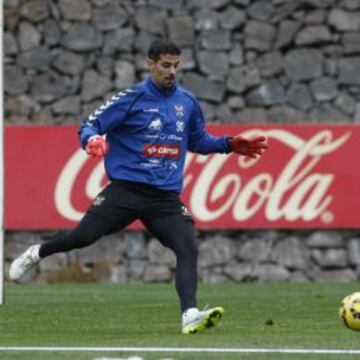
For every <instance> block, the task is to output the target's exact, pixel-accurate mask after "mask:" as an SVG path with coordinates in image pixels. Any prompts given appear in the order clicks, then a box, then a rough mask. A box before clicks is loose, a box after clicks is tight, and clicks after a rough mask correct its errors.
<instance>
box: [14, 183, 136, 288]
mask: <svg viewBox="0 0 360 360" xmlns="http://www.w3.org/2000/svg"><path fill="white" fill-rule="evenodd" d="M118 192H119V191H118V189H116V188H114V187H111V186H108V187H107V188H106V189H105V190H104V191H103V192H102V193H101V194H100V195H99V196H98V199H99V198H100V199H103V200H102V201H101V203H99V202H96V201H95V202H94V204H93V205H92V206H91V207H90V208H89V210H88V211H87V212H86V214H85V215H84V217H83V218H82V220H81V221H80V223H79V224H78V225H77V226H76V227H75V228H74V229H73V230H70V231H60V232H58V233H57V234H55V235H54V236H53V237H52V238H51V239H50V240H49V241H47V242H45V243H43V244H41V245H33V246H31V247H30V248H28V249H27V250H26V251H25V252H24V253H23V254H21V255H20V256H19V257H18V258H17V259H15V260H14V261H13V263H12V264H11V266H10V270H9V277H10V279H11V280H14V281H17V280H20V278H21V277H22V276H23V275H24V274H25V273H26V272H27V271H28V270H30V269H31V268H32V267H34V266H35V265H36V264H37V263H38V262H39V261H40V260H41V259H43V258H45V257H47V256H49V255H51V254H54V253H58V252H67V251H71V250H74V249H79V248H82V247H85V246H89V245H91V244H93V243H94V242H95V241H97V240H98V239H99V238H100V237H101V236H103V235H107V234H110V233H112V232H115V231H119V230H121V229H122V228H124V227H125V226H127V225H128V224H130V223H131V222H132V221H134V220H135V218H136V214H135V212H134V211H133V210H129V209H127V208H125V207H119V206H116V201H117V197H118V194H117V193H118Z"/></svg>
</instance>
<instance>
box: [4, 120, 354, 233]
mask: <svg viewBox="0 0 360 360" xmlns="http://www.w3.org/2000/svg"><path fill="white" fill-rule="evenodd" d="M77 130H78V128H77V127H76V126H28V127H27V126H7V127H6V128H5V227H6V229H18V230H20V229H60V228H72V227H73V226H75V225H76V223H77V222H78V221H79V220H80V219H81V217H82V216H83V214H84V212H85V211H86V209H87V208H88V206H89V205H90V203H91V201H92V200H93V199H94V198H95V197H96V195H97V194H98V193H99V191H100V190H101V189H102V188H103V187H104V186H105V184H106V182H107V179H106V175H105V171H104V168H103V162H102V161H101V160H96V159H93V158H90V157H89V156H87V155H86V154H85V152H84V151H83V150H82V149H80V148H79V142H78V138H77ZM208 131H209V132H210V133H212V134H214V135H223V134H227V135H236V134H243V135H244V136H253V135H254V134H259V133H261V134H264V135H265V136H266V137H267V138H268V144H269V149H268V150H267V151H266V152H265V154H264V155H263V156H262V157H261V158H259V159H249V158H246V157H243V156H238V155H236V154H229V155H221V154H211V155H207V156H205V155H200V154H194V153H190V152H189V153H188V155H187V161H186V166H185V172H184V191H183V194H182V199H183V201H184V203H185V204H186V205H187V207H188V209H189V210H190V211H191V213H192V214H193V217H194V219H195V220H196V224H197V227H198V228H200V229H245V228H247V229H258V228H268V229H271V228H357V227H359V226H360V191H359V189H360V170H359V161H358V158H359V155H358V154H359V144H360V126H356V125H334V124H333V125H329V124H324V125H320V124H319V125H282V124H281V125H279V124H271V125H209V126H208ZM139 226H141V224H140V223H138V222H136V223H134V224H132V225H131V226H130V227H131V228H133V229H134V228H139Z"/></svg>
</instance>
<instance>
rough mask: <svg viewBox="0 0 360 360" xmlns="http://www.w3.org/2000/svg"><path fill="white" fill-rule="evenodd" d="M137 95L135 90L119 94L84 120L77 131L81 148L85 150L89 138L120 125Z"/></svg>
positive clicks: (105, 132) (138, 93)
mask: <svg viewBox="0 0 360 360" xmlns="http://www.w3.org/2000/svg"><path fill="white" fill-rule="evenodd" d="M139 95H140V92H139V91H137V90H124V91H122V92H119V93H118V94H116V95H114V96H112V97H111V99H110V100H108V101H107V102H106V103H105V104H103V105H101V106H100V107H99V108H97V109H96V110H95V111H94V112H93V113H92V114H91V115H90V116H89V117H88V118H86V119H84V120H83V121H82V122H81V126H80V129H79V131H78V135H79V139H80V143H81V147H82V148H83V149H85V148H86V146H87V144H88V141H89V139H90V138H92V139H94V138H96V137H100V136H101V135H104V134H107V133H108V132H109V131H111V130H112V129H113V128H115V127H117V126H118V125H120V124H121V122H122V121H123V120H124V119H125V117H126V115H127V114H128V112H129V110H130V109H131V107H132V105H133V104H134V102H135V101H136V99H137V97H138V96H139Z"/></svg>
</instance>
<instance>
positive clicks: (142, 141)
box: [79, 76, 231, 193]
mask: <svg viewBox="0 0 360 360" xmlns="http://www.w3.org/2000/svg"><path fill="white" fill-rule="evenodd" d="M104 134H106V139H107V142H108V143H109V148H110V150H109V152H108V154H107V155H106V156H105V169H106V172H107V175H108V177H109V179H110V180H128V181H135V182H141V183H146V184H149V185H152V186H155V187H157V188H160V189H164V190H170V191H175V192H178V193H179V192H181V190H182V186H183V170H184V164H185V156H186V151H187V150H190V151H192V152H196V153H201V154H208V153H229V152H230V151H231V150H230V149H229V145H228V141H227V140H228V137H226V136H222V137H215V136H212V135H210V134H209V133H207V132H206V130H205V121H204V117H203V114H202V112H201V109H200V106H199V104H198V102H197V100H196V99H195V97H194V96H193V95H192V94H191V93H190V92H189V91H187V90H185V89H183V88H182V87H181V86H179V85H174V86H173V87H172V88H171V89H170V90H165V89H163V88H160V87H159V86H157V85H156V83H155V82H154V81H153V80H152V78H151V77H150V76H149V77H148V78H146V80H145V81H143V82H141V83H139V84H137V85H135V86H134V87H133V88H131V89H128V90H125V91H122V92H120V93H118V94H117V95H114V96H113V97H112V98H111V99H110V100H109V101H108V102H107V103H105V104H104V105H102V106H100V107H99V108H98V109H97V110H95V111H94V112H93V113H92V114H91V115H90V116H89V117H88V118H87V119H84V120H83V121H82V124H81V127H80V129H79V137H80V141H81V146H82V147H83V148H84V147H85V146H86V143H87V141H88V139H89V138H90V137H91V136H93V135H104Z"/></svg>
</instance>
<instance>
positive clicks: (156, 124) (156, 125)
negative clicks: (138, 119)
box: [149, 117, 162, 131]
mask: <svg viewBox="0 0 360 360" xmlns="http://www.w3.org/2000/svg"><path fill="white" fill-rule="evenodd" d="M161 125H162V122H161V119H160V118H158V117H157V118H155V119H154V120H152V121H151V123H150V125H149V130H157V131H158V130H160V129H161Z"/></svg>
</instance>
